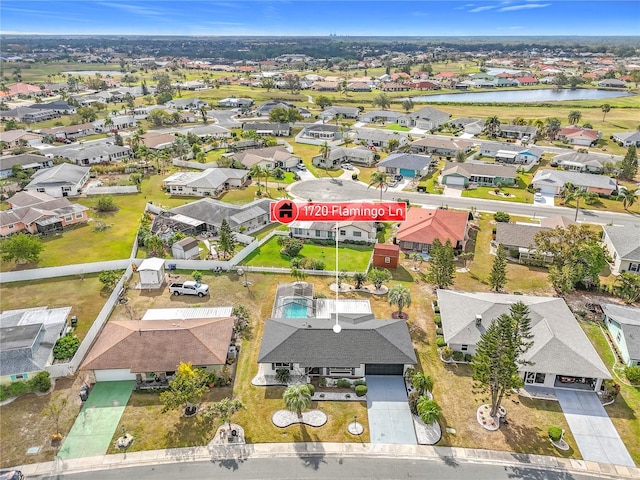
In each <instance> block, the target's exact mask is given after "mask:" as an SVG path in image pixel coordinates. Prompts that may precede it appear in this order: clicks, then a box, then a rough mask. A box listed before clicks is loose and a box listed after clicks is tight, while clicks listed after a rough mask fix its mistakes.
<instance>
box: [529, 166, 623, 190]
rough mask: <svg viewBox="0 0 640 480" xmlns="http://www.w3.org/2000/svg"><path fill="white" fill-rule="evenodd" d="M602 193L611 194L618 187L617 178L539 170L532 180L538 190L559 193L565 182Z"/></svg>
mask: <svg viewBox="0 0 640 480" xmlns="http://www.w3.org/2000/svg"><path fill="white" fill-rule="evenodd" d="M567 183H571V184H572V185H573V186H575V187H577V188H581V189H583V190H586V191H588V192H592V193H597V194H601V195H611V194H612V193H613V192H614V190H616V189H617V188H618V183H617V182H616V180H615V178H611V177H607V176H606V175H592V174H590V173H579V172H567V171H562V170H548V169H545V170H538V171H537V172H536V174H535V176H534V177H533V180H531V184H532V185H533V188H535V189H536V191H538V192H542V193H547V194H553V195H559V194H560V192H561V191H562V187H564V185H565V184H567Z"/></svg>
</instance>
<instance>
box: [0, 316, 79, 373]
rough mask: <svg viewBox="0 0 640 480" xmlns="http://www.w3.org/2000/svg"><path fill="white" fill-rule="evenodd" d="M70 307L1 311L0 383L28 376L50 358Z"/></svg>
mask: <svg viewBox="0 0 640 480" xmlns="http://www.w3.org/2000/svg"><path fill="white" fill-rule="evenodd" d="M69 312H71V307H61V308H47V307H36V308H27V309H22V310H6V311H4V312H2V313H0V343H1V344H2V349H0V384H2V385H4V384H7V383H11V382H15V381H21V380H29V379H30V378H31V377H33V376H34V375H35V374H37V373H38V372H41V371H43V370H46V368H47V367H48V366H49V365H51V363H52V362H53V347H54V345H55V344H56V342H57V341H58V339H59V338H60V337H61V336H62V335H64V333H65V328H66V326H67V317H68V316H69Z"/></svg>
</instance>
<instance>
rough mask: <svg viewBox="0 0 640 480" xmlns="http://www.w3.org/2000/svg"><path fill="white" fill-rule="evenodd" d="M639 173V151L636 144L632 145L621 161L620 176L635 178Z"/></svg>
mask: <svg viewBox="0 0 640 480" xmlns="http://www.w3.org/2000/svg"><path fill="white" fill-rule="evenodd" d="M637 173H638V152H637V151H636V146H635V145H631V146H630V147H629V149H628V150H627V154H626V155H625V156H624V159H623V160H622V162H620V172H619V173H618V178H621V179H623V180H633V178H634V177H635V176H636V174H637Z"/></svg>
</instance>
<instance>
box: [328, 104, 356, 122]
mask: <svg viewBox="0 0 640 480" xmlns="http://www.w3.org/2000/svg"><path fill="white" fill-rule="evenodd" d="M358 115H360V109H359V108H358V107H337V106H336V107H327V108H325V109H324V110H323V111H322V112H320V115H318V117H319V118H320V119H321V120H324V121H327V120H333V119H334V118H353V119H356V118H358Z"/></svg>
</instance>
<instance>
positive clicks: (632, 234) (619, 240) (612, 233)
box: [602, 224, 640, 275]
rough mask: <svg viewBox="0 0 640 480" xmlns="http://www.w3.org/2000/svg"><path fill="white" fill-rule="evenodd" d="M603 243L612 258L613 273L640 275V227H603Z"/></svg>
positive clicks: (632, 225) (633, 225) (634, 225)
mask: <svg viewBox="0 0 640 480" xmlns="http://www.w3.org/2000/svg"><path fill="white" fill-rule="evenodd" d="M602 230H604V235H603V238H602V241H603V243H604V246H605V247H606V249H607V251H608V252H609V255H610V256H611V260H612V263H611V273H613V274H614V275H620V274H621V273H623V272H631V273H635V274H637V275H640V226H639V225H637V224H630V225H625V226H624V227H622V226H615V225H603V227H602Z"/></svg>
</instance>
